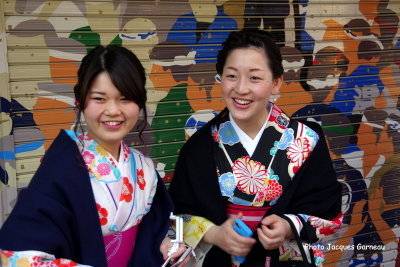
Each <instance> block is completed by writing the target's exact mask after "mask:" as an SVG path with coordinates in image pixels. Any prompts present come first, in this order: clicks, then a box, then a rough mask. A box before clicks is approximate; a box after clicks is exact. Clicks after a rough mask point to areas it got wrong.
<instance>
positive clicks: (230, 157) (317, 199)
mask: <svg viewBox="0 0 400 267" xmlns="http://www.w3.org/2000/svg"><path fill="white" fill-rule="evenodd" d="M268 108H270V111H269V118H268V120H267V122H266V124H265V128H264V129H263V133H262V135H261V137H260V140H259V142H258V144H257V147H256V148H255V151H254V153H252V155H251V156H250V155H249V154H248V153H247V151H246V149H245V148H244V147H243V145H242V143H241V140H240V138H239V137H238V135H237V133H236V131H235V130H234V127H232V122H231V121H230V116H229V111H228V110H227V109H225V110H223V111H222V112H221V113H220V114H219V115H218V116H217V117H215V118H214V119H213V120H211V121H210V122H209V123H207V124H206V125H205V126H204V127H202V128H201V129H200V130H198V131H197V132H196V133H195V134H194V135H193V136H192V137H191V138H190V139H189V140H188V141H187V142H186V144H185V145H184V146H183V148H182V150H181V152H180V155H179V159H178V162H177V164H176V169H175V173H174V177H173V180H172V183H171V185H170V188H169V191H170V194H171V197H172V199H173V201H174V205H175V213H176V214H185V215H184V220H185V223H184V224H185V225H184V233H185V242H187V243H188V244H189V245H191V246H194V247H195V248H196V249H197V250H196V251H197V252H198V253H197V258H198V261H199V262H203V266H207V267H208V266H232V264H234V266H237V265H238V263H237V262H235V261H232V260H231V257H230V255H228V254H227V253H225V252H224V251H223V250H221V249H220V248H218V247H215V246H214V247H211V245H209V244H205V243H204V242H202V241H201V238H202V237H203V235H204V234H205V232H206V231H207V230H208V229H209V228H210V227H212V226H213V225H220V224H222V223H223V222H224V221H225V220H226V219H227V216H228V215H227V213H229V212H227V207H228V206H231V205H237V206H241V207H243V206H244V207H246V206H247V207H251V209H255V208H257V207H258V208H267V209H265V210H267V211H266V213H265V214H264V216H267V215H270V214H277V215H279V216H282V217H284V218H285V219H288V218H289V223H290V224H291V226H292V231H298V234H299V235H298V240H297V241H298V242H296V241H294V240H285V242H284V244H283V246H281V247H280V248H279V250H275V251H266V250H265V249H264V248H263V247H262V245H261V243H260V242H258V243H257V244H256V245H255V246H254V247H253V250H252V251H251V252H250V254H249V255H248V256H247V258H246V261H245V263H244V264H241V265H240V266H265V264H266V261H269V262H270V263H271V266H274V264H277V263H278V261H279V262H281V263H283V262H288V261H297V262H298V263H299V262H300V263H301V260H302V258H303V257H302V254H301V251H300V250H299V246H298V243H299V239H300V241H301V242H303V243H309V244H311V243H315V242H321V241H322V240H323V239H324V238H325V237H326V236H329V235H330V234H333V233H335V232H336V231H337V230H338V229H339V228H340V226H341V220H342V214H341V211H340V209H341V186H340V184H339V182H338V181H337V179H336V174H335V171H334V169H333V166H332V162H331V159H330V156H329V151H328V148H327V145H326V143H325V139H324V135H323V133H322V129H321V127H320V126H319V125H318V124H316V123H310V122H299V121H296V120H291V119H289V118H288V117H287V116H286V115H285V114H284V113H283V112H282V111H281V110H280V109H279V108H278V107H277V106H276V105H274V104H270V105H269V107H268ZM254 234H255V236H254V237H255V238H256V239H257V236H256V234H257V232H255V233H254ZM313 254H314V257H313V258H314V261H315V263H316V264H317V265H318V264H320V263H321V262H322V261H323V259H324V257H323V254H322V252H321V251H320V250H319V249H318V247H315V246H314V247H313Z"/></svg>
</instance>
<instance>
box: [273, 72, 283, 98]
mask: <svg viewBox="0 0 400 267" xmlns="http://www.w3.org/2000/svg"><path fill="white" fill-rule="evenodd" d="M282 83H283V75H282V76H280V77H279V78H276V79H275V80H274V87H273V88H272V91H271V94H272V95H277V94H279V90H280V88H281V86H282Z"/></svg>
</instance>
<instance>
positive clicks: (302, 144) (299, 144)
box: [286, 137, 310, 166]
mask: <svg viewBox="0 0 400 267" xmlns="http://www.w3.org/2000/svg"><path fill="white" fill-rule="evenodd" d="M286 154H287V157H288V159H290V162H291V163H294V164H295V165H296V166H300V165H301V164H303V162H304V161H305V160H306V159H307V158H308V155H309V154H310V143H309V142H308V139H307V138H304V137H300V138H296V139H294V140H293V142H292V143H291V145H290V147H288V148H287V153H286Z"/></svg>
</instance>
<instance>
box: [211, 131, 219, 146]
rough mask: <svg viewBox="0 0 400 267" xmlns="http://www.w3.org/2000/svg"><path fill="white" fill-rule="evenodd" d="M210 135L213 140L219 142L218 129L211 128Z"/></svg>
mask: <svg viewBox="0 0 400 267" xmlns="http://www.w3.org/2000/svg"><path fill="white" fill-rule="evenodd" d="M211 135H212V137H213V138H214V141H215V142H217V143H219V138H218V130H217V128H215V129H213V131H212V132H211Z"/></svg>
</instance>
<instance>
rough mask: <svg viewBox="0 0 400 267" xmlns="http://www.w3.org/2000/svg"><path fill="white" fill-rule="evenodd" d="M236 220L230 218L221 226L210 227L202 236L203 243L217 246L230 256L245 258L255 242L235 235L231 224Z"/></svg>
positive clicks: (249, 238)
mask: <svg viewBox="0 0 400 267" xmlns="http://www.w3.org/2000/svg"><path fill="white" fill-rule="evenodd" d="M237 218H238V217H237V216H232V217H230V218H229V219H227V220H226V221H225V222H224V223H223V224H221V225H219V226H218V225H214V226H212V227H211V228H210V229H209V230H208V231H207V232H206V234H205V235H204V237H203V241H204V242H206V243H209V244H212V245H215V246H218V247H219V248H221V249H222V250H224V251H225V252H226V253H228V254H230V255H233V256H239V257H242V256H247V254H249V252H250V251H251V249H252V247H253V245H254V244H255V243H256V240H255V239H254V238H251V237H244V236H241V235H239V234H238V233H236V231H235V230H234V229H233V222H234V221H235V219H237Z"/></svg>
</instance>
